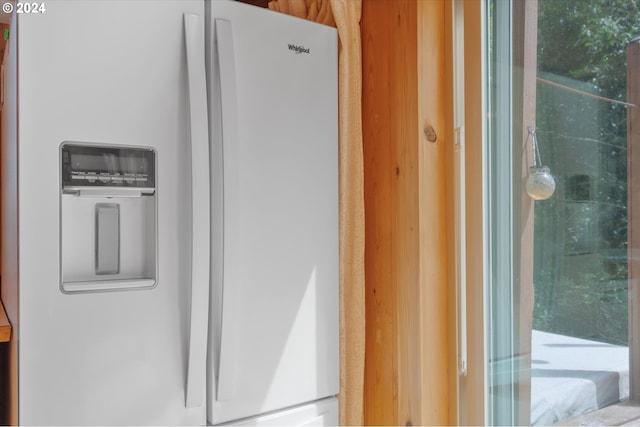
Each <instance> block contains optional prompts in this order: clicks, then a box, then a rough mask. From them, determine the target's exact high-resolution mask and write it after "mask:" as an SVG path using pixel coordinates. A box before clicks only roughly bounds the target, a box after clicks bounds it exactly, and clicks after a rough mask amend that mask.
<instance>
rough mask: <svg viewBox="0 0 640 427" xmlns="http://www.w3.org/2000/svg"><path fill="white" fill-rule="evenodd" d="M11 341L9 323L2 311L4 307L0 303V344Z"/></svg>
mask: <svg viewBox="0 0 640 427" xmlns="http://www.w3.org/2000/svg"><path fill="white" fill-rule="evenodd" d="M10 339H11V323H9V319H8V318H7V313H6V312H5V311H4V305H2V303H1V302H0V343H3V342H9V340H10Z"/></svg>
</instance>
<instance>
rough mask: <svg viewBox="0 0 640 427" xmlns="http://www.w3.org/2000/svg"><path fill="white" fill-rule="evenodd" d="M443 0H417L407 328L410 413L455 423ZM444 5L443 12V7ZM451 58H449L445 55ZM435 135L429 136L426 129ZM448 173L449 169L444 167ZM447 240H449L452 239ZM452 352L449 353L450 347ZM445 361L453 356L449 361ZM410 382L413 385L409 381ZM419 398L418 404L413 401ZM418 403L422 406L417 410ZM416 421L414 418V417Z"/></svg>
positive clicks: (448, 80)
mask: <svg viewBox="0 0 640 427" xmlns="http://www.w3.org/2000/svg"><path fill="white" fill-rule="evenodd" d="M446 3H450V2H449V1H447V0H431V1H418V2H417V8H418V9H417V30H418V44H417V49H418V50H417V52H418V53H417V54H418V91H417V96H418V123H417V125H418V127H417V128H416V138H417V140H418V149H419V157H418V159H419V164H418V176H419V189H418V191H417V196H418V201H419V205H418V208H419V213H418V214H419V228H420V235H419V245H420V246H419V255H418V257H417V259H416V260H415V262H416V263H417V264H418V268H419V270H420V279H419V283H420V296H419V302H420V305H419V317H418V319H417V320H418V321H419V325H420V329H416V330H415V331H413V333H411V334H410V338H409V339H411V340H415V341H416V342H418V343H420V348H419V350H420V351H419V353H418V354H419V359H418V360H414V361H413V363H412V366H417V365H418V364H420V365H421V368H422V369H421V379H420V388H421V392H422V393H421V399H420V400H419V401H417V402H415V403H414V402H412V403H413V407H412V408H411V413H416V414H419V415H420V418H419V423H420V424H422V425H447V424H451V423H455V418H454V420H453V421H452V420H451V419H450V418H449V415H450V414H449V410H448V409H449V406H451V405H454V402H453V401H450V400H449V397H450V394H449V392H448V387H449V381H450V374H453V375H454V376H455V374H456V363H455V357H454V358H453V359H451V358H450V355H449V350H450V346H449V341H450V340H452V341H455V337H456V334H455V323H454V324H453V325H450V324H449V321H448V320H449V317H448V311H449V305H448V297H449V293H448V288H449V286H448V283H451V284H453V283H454V277H453V276H448V271H447V261H448V253H447V222H448V221H447V215H446V212H447V209H446V207H447V205H448V204H451V203H452V200H448V199H447V198H446V193H445V182H446V176H447V169H446V167H445V165H446V152H447V151H449V152H451V151H453V139H452V138H451V134H450V132H449V130H450V129H451V128H452V122H451V118H450V117H448V116H447V114H448V111H450V110H448V108H447V106H449V108H450V103H449V104H448V102H449V100H450V99H451V97H452V92H453V89H452V85H453V82H452V75H451V74H447V73H446V69H447V68H446V67H447V66H448V65H447V58H446V53H447V52H450V50H451V48H450V47H447V46H451V39H447V37H446V31H445V23H446V22H447V21H450V19H451V10H450V9H447V7H446V6H447V4H446ZM447 11H449V14H447V13H446V12H447ZM450 59H451V58H449V60H450ZM429 128H432V129H433V130H434V131H435V134H436V136H437V138H436V140H435V141H432V140H431V139H432V138H430V137H429V136H428V132H427V131H428V129H429ZM449 173H451V172H450V170H449ZM452 241H453V240H452ZM454 354H455V353H454ZM450 362H453V364H451V363H450ZM412 388H415V387H412ZM416 404H420V406H419V408H416V407H415V405H416ZM419 409H420V410H421V411H422V412H421V413H420V412H419ZM414 424H417V423H414Z"/></svg>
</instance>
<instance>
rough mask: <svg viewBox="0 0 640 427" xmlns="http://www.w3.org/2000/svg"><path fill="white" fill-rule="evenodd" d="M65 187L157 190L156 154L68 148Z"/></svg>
mask: <svg viewBox="0 0 640 427" xmlns="http://www.w3.org/2000/svg"><path fill="white" fill-rule="evenodd" d="M62 186H63V187H125V188H127V187H138V188H154V187H155V153H154V151H153V150H151V149H148V148H131V147H126V148H119V147H105V146H90V145H73V144H65V145H63V146H62Z"/></svg>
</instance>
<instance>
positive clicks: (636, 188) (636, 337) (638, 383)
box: [627, 40, 640, 403]
mask: <svg viewBox="0 0 640 427" xmlns="http://www.w3.org/2000/svg"><path fill="white" fill-rule="evenodd" d="M627 102H630V103H633V104H636V105H640V40H636V41H634V42H632V43H630V44H629V45H628V46H627ZM638 165H640V108H639V107H630V108H627V186H628V187H627V188H628V189H627V198H628V204H627V206H628V208H627V209H628V211H627V212H628V215H629V218H628V221H627V224H629V225H628V239H629V240H628V242H629V243H628V248H629V249H628V251H629V253H628V259H629V267H628V269H629V272H628V275H629V303H628V304H629V372H630V373H631V375H629V381H630V384H629V400H630V401H632V402H636V403H638V402H640V378H639V377H638V373H639V372H640V297H639V295H640V294H639V292H640V283H639V280H640V256H639V255H640V168H639V167H638Z"/></svg>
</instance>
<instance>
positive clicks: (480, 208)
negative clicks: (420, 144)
mask: <svg viewBox="0 0 640 427" xmlns="http://www.w3.org/2000/svg"><path fill="white" fill-rule="evenodd" d="M463 7H464V117H465V119H464V126H465V129H466V130H465V186H466V231H467V235H466V243H467V248H466V261H467V263H466V268H467V286H466V288H467V289H466V290H467V354H468V360H467V377H466V390H465V396H464V400H465V402H466V407H465V408H464V411H465V413H464V414H463V415H462V417H463V419H464V420H465V424H466V425H487V419H486V413H485V408H486V399H487V381H486V366H487V363H486V352H485V275H486V271H485V256H486V254H485V223H486V218H485V211H484V205H483V194H484V182H485V170H484V163H483V159H484V147H483V140H484V137H485V130H486V125H485V114H486V110H485V105H484V95H485V94H484V92H485V89H484V78H485V73H484V66H485V64H484V62H483V61H484V60H483V50H484V48H485V45H484V42H483V39H484V34H483V25H482V22H483V21H482V16H483V15H484V2H480V1H477V0H463Z"/></svg>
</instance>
